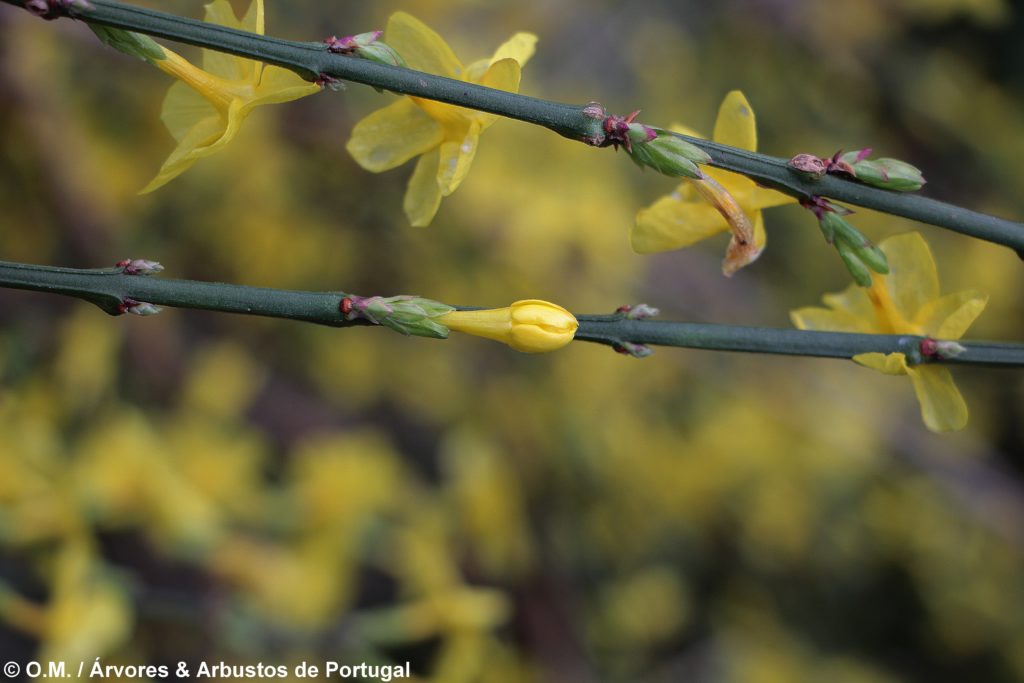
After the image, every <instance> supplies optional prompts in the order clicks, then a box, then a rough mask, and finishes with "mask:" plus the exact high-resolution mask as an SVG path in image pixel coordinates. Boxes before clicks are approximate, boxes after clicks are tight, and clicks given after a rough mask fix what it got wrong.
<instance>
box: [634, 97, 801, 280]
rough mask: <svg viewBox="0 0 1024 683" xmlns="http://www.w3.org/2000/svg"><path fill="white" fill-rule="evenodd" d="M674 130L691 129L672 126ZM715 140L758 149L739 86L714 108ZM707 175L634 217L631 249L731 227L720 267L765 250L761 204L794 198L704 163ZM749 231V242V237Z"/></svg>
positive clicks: (672, 245)
mask: <svg viewBox="0 0 1024 683" xmlns="http://www.w3.org/2000/svg"><path fill="white" fill-rule="evenodd" d="M673 130H676V131H677V132H680V133H683V134H686V135H694V133H693V132H692V131H689V130H687V129H685V128H681V127H679V126H673ZM713 139H714V141H715V142H721V143H723V144H726V145H732V146H733V147H739V148H740V149H746V150H749V151H751V152H754V151H757V125H756V122H755V120H754V111H753V109H751V108H750V104H749V103H748V102H747V98H746V97H744V96H743V93H741V92H740V91H739V90H733V91H732V92H730V93H729V94H728V95H726V96H725V99H724V100H722V104H721V106H720V107H719V109H718V119H717V120H716V121H715V132H714V138H713ZM701 170H702V171H704V173H705V175H707V176H708V179H707V180H703V181H702V180H692V181H691V180H687V181H686V182H684V183H683V184H682V185H680V186H679V188H678V189H677V190H676V191H675V192H673V193H672V194H670V195H667V196H665V197H662V198H661V199H659V200H658V201H656V202H655V203H654V204H652V205H651V206H649V207H647V208H646V209H642V210H641V211H640V212H639V213H638V214H637V216H636V225H635V226H634V228H633V232H632V234H631V235H630V241H631V243H632V245H633V250H634V251H636V252H637V253H640V254H653V253H656V252H659V251H668V250H670V249H680V248H682V247H688V246H690V245H691V244H693V243H695V242H698V241H700V240H702V239H704V238H706V237H711V236H712V235H717V234H718V233H720V232H725V231H727V230H731V231H732V232H733V239H732V241H730V243H729V250H728V252H727V253H726V260H725V262H724V263H723V265H722V270H723V271H724V272H725V274H726V275H731V274H732V273H734V272H735V271H736V270H737V269H739V268H741V267H743V266H745V265H747V264H748V263H751V262H752V261H753V260H754V259H756V258H757V257H758V256H759V255H760V254H761V251H763V250H764V244H765V232H764V218H763V217H762V216H761V209H767V208H769V207H772V206H779V205H781V204H789V203H791V202H795V201H796V200H795V199H793V198H792V197H789V196H787V195H784V194H782V193H781V192H776V191H775V190H769V189H766V188H763V187H759V186H758V185H757V184H756V183H755V182H754V181H752V180H750V179H749V178H747V177H746V176H742V175H739V174H737V173H731V172H729V171H723V170H721V169H715V168H709V167H702V168H701ZM751 235H752V236H753V241H752V242H751V240H750V237H751Z"/></svg>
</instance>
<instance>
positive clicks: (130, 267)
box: [117, 258, 164, 275]
mask: <svg viewBox="0 0 1024 683" xmlns="http://www.w3.org/2000/svg"><path fill="white" fill-rule="evenodd" d="M117 267H118V268H120V269H121V272H122V273H124V274H125V275H152V274H153V273H160V272H162V271H163V269H164V267H163V266H162V265H161V264H160V263H158V262H157V261H147V260H146V259H141V258H136V259H125V260H123V261H118V262H117Z"/></svg>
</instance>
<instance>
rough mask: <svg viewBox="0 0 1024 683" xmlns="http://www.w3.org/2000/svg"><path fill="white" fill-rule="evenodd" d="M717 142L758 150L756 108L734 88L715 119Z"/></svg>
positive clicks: (715, 137) (726, 97) (715, 138)
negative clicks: (752, 107) (751, 106)
mask: <svg viewBox="0 0 1024 683" xmlns="http://www.w3.org/2000/svg"><path fill="white" fill-rule="evenodd" d="M714 140H715V142H721V143H722V144H724V145H732V146H733V147H739V148H740V149H746V150H750V151H751V152H753V151H756V150H757V123H756V122H755V120H754V110H753V109H751V108H750V103H749V102H747V98H746V97H744V96H743V93H742V92H740V91H739V90H733V91H732V92H730V93H729V94H728V95H726V96H725V99H724V100H722V105H721V106H720V107H719V108H718V118H717V119H716V120H715V133H714Z"/></svg>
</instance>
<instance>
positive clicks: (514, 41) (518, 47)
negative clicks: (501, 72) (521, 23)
mask: <svg viewBox="0 0 1024 683" xmlns="http://www.w3.org/2000/svg"><path fill="white" fill-rule="evenodd" d="M536 48H537V36H535V35H533V34H532V33H522V32H521V33H517V34H515V35H514V36H512V37H511V38H509V39H508V40H506V41H505V42H504V43H502V44H501V47H499V48H498V49H497V50H495V51H494V56H493V57H491V64H496V63H497V62H500V61H501V60H503V59H514V60H515V61H516V62H518V63H519V65H520V66H525V65H526V63H527V62H528V61H530V57H532V56H533V53H534V51H535V50H536Z"/></svg>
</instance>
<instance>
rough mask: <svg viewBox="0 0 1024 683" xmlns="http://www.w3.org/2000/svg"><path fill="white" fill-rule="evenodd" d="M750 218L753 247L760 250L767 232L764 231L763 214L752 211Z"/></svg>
mask: <svg viewBox="0 0 1024 683" xmlns="http://www.w3.org/2000/svg"><path fill="white" fill-rule="evenodd" d="M751 220H752V221H753V223H754V247H755V248H756V249H757V251H758V252H762V251H764V245H765V244H767V242H768V233H766V232H765V231H764V214H762V213H761V212H760V211H754V212H752V213H751Z"/></svg>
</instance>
